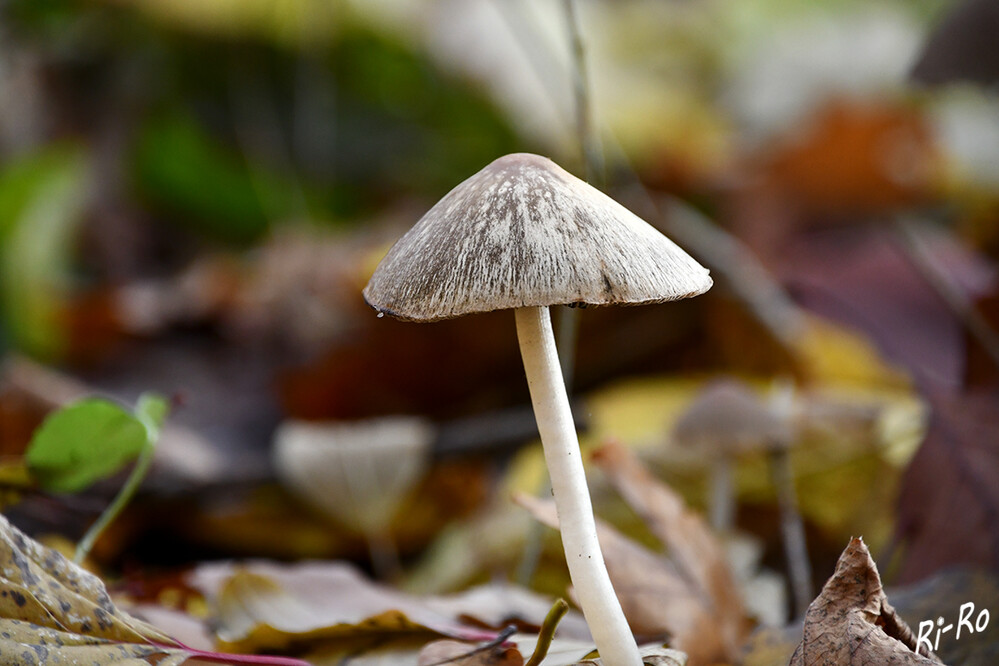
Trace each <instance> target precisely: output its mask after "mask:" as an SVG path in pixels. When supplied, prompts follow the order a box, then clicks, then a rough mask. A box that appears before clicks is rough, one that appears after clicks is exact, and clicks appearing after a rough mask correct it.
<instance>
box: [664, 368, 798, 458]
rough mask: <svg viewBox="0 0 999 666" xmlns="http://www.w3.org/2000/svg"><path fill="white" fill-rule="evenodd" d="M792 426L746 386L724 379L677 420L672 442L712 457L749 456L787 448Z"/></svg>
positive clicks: (705, 389) (703, 392)
mask: <svg viewBox="0 0 999 666" xmlns="http://www.w3.org/2000/svg"><path fill="white" fill-rule="evenodd" d="M790 438H791V430H790V425H789V424H788V423H787V422H786V421H784V420H782V419H780V418H779V417H778V416H777V415H776V414H774V413H773V412H772V411H771V410H770V409H768V408H767V406H766V405H765V404H764V403H763V402H762V401H761V400H760V399H759V398H757V397H756V394H755V393H753V391H752V390H751V389H750V388H749V387H748V386H746V385H745V384H744V383H742V382H740V381H735V380H727V379H721V380H717V381H714V382H712V383H711V384H709V385H708V386H707V387H705V388H704V389H703V390H702V391H701V392H700V393H699V394H698V396H697V397H696V398H695V399H694V401H693V402H692V403H691V404H690V406H689V407H688V408H687V411H686V412H684V414H683V415H682V416H681V417H680V418H679V419H678V420H677V422H676V425H675V426H674V427H673V439H674V440H675V441H676V442H677V443H678V444H679V445H681V446H686V447H691V448H693V447H702V450H703V451H704V452H705V453H708V454H709V455H722V454H733V455H738V454H740V453H746V452H749V451H753V450H760V449H764V448H767V447H774V446H782V445H786V444H787V442H788V441H789V440H790Z"/></svg>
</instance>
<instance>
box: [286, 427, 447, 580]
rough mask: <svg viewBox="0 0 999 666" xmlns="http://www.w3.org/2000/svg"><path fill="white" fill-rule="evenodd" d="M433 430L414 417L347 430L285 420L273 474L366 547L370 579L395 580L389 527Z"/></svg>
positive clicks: (422, 465) (423, 461) (421, 466)
mask: <svg viewBox="0 0 999 666" xmlns="http://www.w3.org/2000/svg"><path fill="white" fill-rule="evenodd" d="M433 439H434V428H433V426H432V425H431V424H430V423H429V422H427V421H426V420H424V419H421V418H419V417H413V416H390V417H381V418H375V419H368V420H366V421H356V422H352V423H308V422H302V421H285V422H284V423H282V424H281V426H280V427H279V428H278V429H277V431H276V432H275V433H274V448H273V451H274V454H273V455H274V467H275V470H276V471H277V475H278V479H280V481H281V483H282V484H283V485H284V486H285V487H286V488H288V489H289V490H290V491H291V492H293V493H294V494H296V495H298V496H299V497H301V498H302V499H303V500H305V501H306V502H308V503H310V504H312V505H313V506H315V507H316V508H318V509H320V510H321V511H323V512H324V513H325V514H327V515H329V516H332V517H333V518H334V519H336V520H337V522H339V523H340V524H342V525H344V526H346V527H348V528H351V529H353V530H354V531H355V532H357V533H359V534H361V535H362V536H363V537H364V539H365V540H366V541H367V544H368V550H369V553H370V555H371V563H372V566H373V567H374V570H375V573H376V574H378V576H379V577H381V578H384V579H389V580H391V579H393V578H396V577H397V575H398V573H399V571H400V567H399V559H398V553H397V551H396V547H395V543H394V541H393V538H392V536H391V530H392V521H393V519H394V518H395V517H396V513H397V512H398V510H399V508H400V507H401V506H402V504H403V502H404V501H405V500H406V498H407V497H408V496H409V495H410V491H411V490H412V489H413V487H414V486H415V485H416V483H417V482H418V481H419V480H420V478H421V477H422V476H423V474H424V471H425V469H426V465H427V461H428V460H429V455H430V448H431V444H432V443H433Z"/></svg>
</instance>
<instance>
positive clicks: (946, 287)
mask: <svg viewBox="0 0 999 666" xmlns="http://www.w3.org/2000/svg"><path fill="white" fill-rule="evenodd" d="M895 229H896V230H897V231H898V237H899V239H900V240H901V241H902V247H903V248H904V250H905V253H906V256H907V257H908V258H909V260H910V262H911V263H912V265H913V267H914V268H915V269H916V270H917V271H918V272H919V274H920V275H921V276H922V277H923V279H924V280H926V282H927V283H928V284H929V285H930V287H932V288H933V290H934V291H935V292H936V293H937V295H938V296H939V297H940V299H941V300H942V301H943V302H944V303H945V304H946V305H947V307H948V308H949V309H950V311H951V312H952V313H953V314H954V316H955V317H957V318H958V320H959V321H960V322H961V324H962V325H963V326H964V328H965V330H967V331H968V333H970V334H971V337H973V338H974V339H975V340H976V341H977V342H978V344H980V345H981V346H982V349H984V350H985V353H986V354H988V355H989V358H991V359H992V362H993V363H994V364H995V366H996V367H997V368H999V335H997V334H996V331H995V330H994V329H993V328H992V326H991V325H990V324H989V322H988V321H986V319H985V317H983V316H982V313H981V312H979V311H978V310H977V309H975V306H974V305H973V304H972V302H971V300H970V299H969V298H968V297H967V296H966V295H965V294H964V292H962V291H961V289H960V288H959V287H958V286H957V285H956V284H954V281H953V280H952V279H951V278H950V276H949V275H947V274H946V273H945V272H944V271H943V270H942V269H941V268H940V267H939V266H937V264H936V262H935V261H934V258H933V256H932V255H931V254H930V252H929V250H928V249H927V247H926V243H925V242H924V241H923V239H922V237H921V236H922V233H921V232H920V231H919V230H918V229H917V228H916V225H915V224H914V223H913V222H911V221H909V220H905V219H902V218H897V219H896V220H895Z"/></svg>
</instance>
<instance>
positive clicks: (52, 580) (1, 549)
mask: <svg viewBox="0 0 999 666" xmlns="http://www.w3.org/2000/svg"><path fill="white" fill-rule="evenodd" d="M188 657H190V653H188V652H186V651H184V650H182V649H180V648H179V646H178V645H177V644H175V643H174V642H173V641H172V640H171V639H170V638H169V637H167V636H165V635H164V634H162V633H160V632H159V631H158V630H156V629H154V628H152V627H150V626H149V625H146V624H145V623H142V622H139V621H138V620H136V619H134V618H132V617H130V616H128V615H127V614H125V613H122V612H121V611H119V610H118V609H116V608H115V606H114V604H112V602H111V598H110V597H109V596H108V593H107V591H106V590H105V588H104V584H103V583H102V582H101V581H100V580H99V579H98V578H96V577H95V576H93V575H91V574H89V573H87V572H86V571H84V570H83V569H81V568H79V567H77V566H76V565H74V564H73V563H71V562H70V561H69V560H67V559H65V558H64V557H63V556H62V555H60V554H59V553H57V552H56V551H54V550H50V549H47V548H45V547H43V546H41V545H40V544H38V543H36V542H35V541H32V540H31V539H29V538H28V537H27V536H25V535H24V534H23V533H21V532H20V531H19V530H17V529H16V528H15V527H13V526H11V525H10V524H9V523H8V522H7V520H6V518H3V517H2V516H0V662H2V663H4V664H11V665H12V666H14V665H17V664H41V663H44V664H75V663H100V664H145V663H158V664H159V665H160V666H167V665H174V664H181V663H183V662H184V661H185V660H186V659H187V658H188Z"/></svg>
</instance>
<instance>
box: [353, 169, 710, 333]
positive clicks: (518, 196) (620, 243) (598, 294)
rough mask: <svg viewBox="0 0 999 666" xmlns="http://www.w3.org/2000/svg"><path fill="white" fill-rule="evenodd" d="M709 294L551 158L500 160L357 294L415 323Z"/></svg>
mask: <svg viewBox="0 0 999 666" xmlns="http://www.w3.org/2000/svg"><path fill="white" fill-rule="evenodd" d="M710 287H711V278H710V277H709V275H708V271H707V269H705V268H704V267H703V266H701V265H700V264H698V263H697V262H696V261H694V260H693V259H692V258H691V257H690V256H689V255H688V254H687V253H686V252H684V251H683V250H681V249H680V248H679V247H677V245H676V244H675V243H673V241H671V240H669V239H668V238H666V237H665V236H663V235H662V234H661V233H660V232H659V231H658V230H656V229H655V228H653V227H652V226H651V225H649V224H648V223H647V222H645V221H644V220H642V219H641V218H639V217H638V216H637V215H635V214H634V213H632V212H631V211H629V210H628V209H626V208H625V207H624V206H622V205H621V204H619V203H617V202H616V201H614V200H613V199H611V198H610V197H608V196H607V195H605V194H603V193H602V192H600V191H599V190H597V189H595V188H593V187H591V186H590V185H588V184H587V183H585V182H583V181H582V180H580V179H578V178H576V177H575V176H573V175H571V174H569V173H568V172H566V171H564V170H563V169H562V168H560V167H559V166H558V165H556V164H555V163H554V162H552V161H551V160H549V159H547V158H545V157H540V156H538V155H531V154H527V153H517V154H513V155H506V156H504V157H501V158H499V159H497V160H495V161H493V162H492V163H490V164H489V165H487V166H486V167H485V168H483V169H482V170H481V171H479V172H478V173H476V174H475V175H473V176H471V177H470V178H468V179H467V180H465V181H464V182H463V183H461V184H460V185H458V186H457V187H455V188H454V189H453V190H451V191H450V192H449V193H448V194H447V195H445V196H444V198H443V199H441V200H440V201H439V202H437V204H436V205H435V206H434V207H433V208H431V209H430V210H429V211H428V212H427V213H426V214H425V215H424V216H423V217H422V218H420V221H419V222H417V223H416V225H415V226H413V228H412V229H410V230H409V231H408V232H407V233H406V234H405V235H404V236H403V237H402V238H400V239H399V241H398V242H397V243H396V244H395V245H394V246H392V249H391V250H389V252H388V254H387V255H386V256H385V258H384V259H383V260H382V262H381V263H380V264H379V265H378V268H377V269H376V270H375V273H374V275H372V277H371V281H370V282H369V283H368V285H367V286H366V287H365V288H364V299H365V300H366V301H367V302H368V304H369V305H371V306H372V307H373V308H375V309H376V310H378V311H379V312H384V313H385V314H388V315H392V316H394V317H398V318H400V319H407V320H414V321H435V320H439V319H449V318H452V317H459V316H461V315H465V314H471V313H475V312H488V311H491V310H502V309H507V308H519V307H529V306H548V305H560V304H580V305H582V304H585V305H609V304H612V303H619V304H639V303H658V302H663V301H671V300H677V299H681V298H687V297H689V296H696V295H697V294H700V293H703V292H705V291H707V290H708V288H710Z"/></svg>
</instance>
